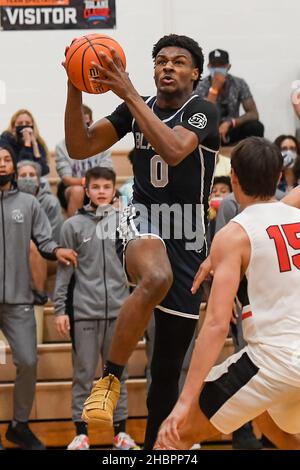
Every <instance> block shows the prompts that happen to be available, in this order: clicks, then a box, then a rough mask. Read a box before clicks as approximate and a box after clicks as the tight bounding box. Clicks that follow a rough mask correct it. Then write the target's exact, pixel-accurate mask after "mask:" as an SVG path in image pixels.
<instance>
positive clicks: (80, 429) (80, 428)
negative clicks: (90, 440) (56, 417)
mask: <svg viewBox="0 0 300 470" xmlns="http://www.w3.org/2000/svg"><path fill="white" fill-rule="evenodd" d="M74 424H75V428H76V434H77V436H79V434H85V435H86V436H87V435H88V429H87V425H86V424H85V423H84V422H83V421H77V422H75V423H74Z"/></svg>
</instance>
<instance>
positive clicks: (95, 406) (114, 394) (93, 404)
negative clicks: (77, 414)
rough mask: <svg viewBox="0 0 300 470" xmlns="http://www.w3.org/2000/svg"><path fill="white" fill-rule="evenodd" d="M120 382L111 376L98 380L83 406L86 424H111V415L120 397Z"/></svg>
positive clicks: (83, 416)
mask: <svg viewBox="0 0 300 470" xmlns="http://www.w3.org/2000/svg"><path fill="white" fill-rule="evenodd" d="M120 386H121V385H120V381H119V379H117V377H115V376H114V375H112V374H109V375H107V376H106V377H104V378H103V379H99V380H98V382H97V383H96V385H95V386H94V387H93V389H92V393H91V394H90V396H89V397H88V398H87V400H86V401H85V403H84V406H83V412H82V419H83V421H85V422H86V423H92V422H96V423H99V422H102V423H105V424H110V425H112V424H113V413H114V409H115V408H116V406H117V403H118V400H119V396H120Z"/></svg>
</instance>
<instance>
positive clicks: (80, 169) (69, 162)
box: [55, 104, 112, 217]
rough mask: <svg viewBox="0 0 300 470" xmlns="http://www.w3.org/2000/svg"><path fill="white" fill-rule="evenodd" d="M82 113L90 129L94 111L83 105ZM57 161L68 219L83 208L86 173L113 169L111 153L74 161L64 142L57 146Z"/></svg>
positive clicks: (62, 199) (62, 200)
mask: <svg viewBox="0 0 300 470" xmlns="http://www.w3.org/2000/svg"><path fill="white" fill-rule="evenodd" d="M82 112H83V115H84V120H85V123H86V125H87V127H90V126H91V125H92V124H93V113H92V110H91V109H90V108H89V107H88V106H86V105H84V104H83V105H82ZM55 161H56V171H57V173H58V175H59V177H60V178H61V180H62V181H61V183H60V184H59V185H58V189H57V196H58V199H59V201H60V203H61V206H62V207H63V208H64V209H65V210H66V211H67V214H68V217H71V216H72V215H74V214H75V212H76V211H77V209H80V208H81V207H82V206H83V203H84V198H85V178H84V177H85V174H86V172H87V171H88V170H90V169H91V168H94V167H95V166H101V167H106V168H112V160H111V152H110V150H106V151H105V152H101V153H98V154H96V155H93V156H91V157H89V158H85V159H84V160H74V159H72V158H70V157H69V154H68V151H67V148H66V142H65V140H62V141H61V142H60V143H59V144H57V146H56V149H55ZM86 202H87V201H86Z"/></svg>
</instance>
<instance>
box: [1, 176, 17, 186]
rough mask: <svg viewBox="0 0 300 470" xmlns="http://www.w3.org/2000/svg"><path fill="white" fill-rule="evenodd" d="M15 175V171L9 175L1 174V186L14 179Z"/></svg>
mask: <svg viewBox="0 0 300 470" xmlns="http://www.w3.org/2000/svg"><path fill="white" fill-rule="evenodd" d="M13 177H14V173H10V174H9V175H0V187H1V186H5V185H6V184H7V183H10V182H11V181H12V180H13Z"/></svg>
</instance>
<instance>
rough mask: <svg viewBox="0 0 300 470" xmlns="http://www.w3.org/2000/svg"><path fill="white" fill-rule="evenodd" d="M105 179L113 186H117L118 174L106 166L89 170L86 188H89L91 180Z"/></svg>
mask: <svg viewBox="0 0 300 470" xmlns="http://www.w3.org/2000/svg"><path fill="white" fill-rule="evenodd" d="M99 178H103V179H104V180H108V181H112V183H113V185H114V186H115V185H116V173H115V172H114V170H112V169H111V168H106V167H104V166H95V167H94V168H91V169H90V170H88V171H87V172H86V174H85V186H86V188H88V187H89V185H90V182H91V180H97V179H99Z"/></svg>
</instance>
